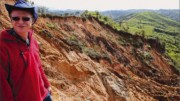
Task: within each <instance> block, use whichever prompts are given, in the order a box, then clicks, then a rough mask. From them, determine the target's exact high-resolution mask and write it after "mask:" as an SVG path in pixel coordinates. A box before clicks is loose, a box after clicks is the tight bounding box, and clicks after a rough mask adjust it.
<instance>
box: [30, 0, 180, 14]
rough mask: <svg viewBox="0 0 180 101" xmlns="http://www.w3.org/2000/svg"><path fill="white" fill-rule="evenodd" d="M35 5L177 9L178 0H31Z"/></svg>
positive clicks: (110, 8) (82, 8) (99, 8)
mask: <svg viewBox="0 0 180 101" xmlns="http://www.w3.org/2000/svg"><path fill="white" fill-rule="evenodd" d="M31 1H34V3H35V4H36V5H42V6H46V7H48V8H52V9H59V10H66V9H74V10H92V11H94V10H98V11H104V10H127V9H153V10H158V9H179V0H31Z"/></svg>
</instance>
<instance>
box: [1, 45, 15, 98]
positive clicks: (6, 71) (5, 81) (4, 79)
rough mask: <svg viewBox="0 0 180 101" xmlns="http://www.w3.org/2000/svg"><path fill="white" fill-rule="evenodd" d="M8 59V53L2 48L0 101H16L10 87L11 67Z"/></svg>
mask: <svg viewBox="0 0 180 101" xmlns="http://www.w3.org/2000/svg"><path fill="white" fill-rule="evenodd" d="M0 46H1V45H0ZM8 58H9V57H8V54H7V51H5V49H4V48H2V47H0V101H14V97H13V93H12V88H11V86H10V67H9V66H10V65H9V59H8Z"/></svg>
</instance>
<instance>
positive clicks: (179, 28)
mask: <svg viewBox="0 0 180 101" xmlns="http://www.w3.org/2000/svg"><path fill="white" fill-rule="evenodd" d="M81 16H82V17H89V16H93V17H95V18H97V19H98V20H100V21H101V22H103V23H105V24H108V25H110V26H112V27H113V28H114V29H116V30H123V31H125V32H129V33H131V34H137V35H141V36H144V37H146V38H153V39H159V40H160V42H161V43H162V44H164V45H165V47H166V54H167V55H169V56H170V57H171V59H173V64H174V65H175V67H176V68H177V69H178V70H180V63H179V62H178V61H180V51H179V50H180V41H179V39H180V24H179V22H177V21H175V20H172V19H170V18H168V17H166V16H164V15H161V14H159V13H155V12H138V13H131V14H129V15H127V16H125V17H122V18H121V19H123V20H121V22H119V23H118V22H115V21H113V20H112V19H111V18H109V17H106V16H103V15H101V14H99V12H89V11H85V12H84V13H83V14H82V15H81Z"/></svg>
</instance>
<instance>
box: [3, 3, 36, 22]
mask: <svg viewBox="0 0 180 101" xmlns="http://www.w3.org/2000/svg"><path fill="white" fill-rule="evenodd" d="M5 7H6V10H7V11H8V13H9V15H10V17H11V12H12V11H13V10H23V11H27V12H30V13H31V14H32V16H33V18H34V23H35V22H36V20H37V18H38V13H37V8H36V7H34V6H32V5H31V4H30V3H28V2H25V1H24V0H18V1H17V2H16V3H15V4H14V5H9V4H5Z"/></svg>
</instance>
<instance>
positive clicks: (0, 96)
mask: <svg viewBox="0 0 180 101" xmlns="http://www.w3.org/2000/svg"><path fill="white" fill-rule="evenodd" d="M5 7H6V9H7V11H8V13H9V17H10V19H11V23H12V26H13V28H12V29H6V30H3V31H2V32H1V34H0V101H52V99H51V95H50V83H49V82H48V80H47V78H46V76H45V74H44V72H43V70H42V65H41V62H40V57H39V48H38V44H37V42H36V41H35V39H34V38H33V37H32V35H33V30H32V26H33V24H34V23H35V22H36V20H37V18H38V15H37V10H36V8H35V7H33V6H31V5H30V4H29V3H27V2H25V1H23V0H19V1H17V2H16V3H15V4H14V5H8V4H5Z"/></svg>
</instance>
